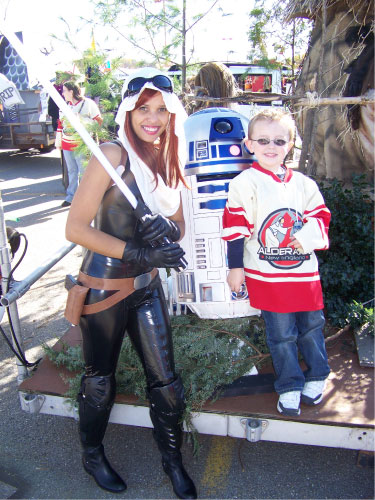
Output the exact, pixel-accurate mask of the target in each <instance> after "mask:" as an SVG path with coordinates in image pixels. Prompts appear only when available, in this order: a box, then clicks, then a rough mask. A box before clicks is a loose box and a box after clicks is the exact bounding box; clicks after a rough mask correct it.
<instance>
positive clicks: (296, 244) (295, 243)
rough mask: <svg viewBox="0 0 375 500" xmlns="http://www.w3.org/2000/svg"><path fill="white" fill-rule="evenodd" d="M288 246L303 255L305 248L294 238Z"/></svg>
mask: <svg viewBox="0 0 375 500" xmlns="http://www.w3.org/2000/svg"><path fill="white" fill-rule="evenodd" d="M287 246H288V247H292V248H295V249H296V250H298V252H299V253H303V248H302V245H301V243H300V242H299V241H298V240H297V238H295V237H294V236H292V237H291V238H290V243H288V244H287Z"/></svg>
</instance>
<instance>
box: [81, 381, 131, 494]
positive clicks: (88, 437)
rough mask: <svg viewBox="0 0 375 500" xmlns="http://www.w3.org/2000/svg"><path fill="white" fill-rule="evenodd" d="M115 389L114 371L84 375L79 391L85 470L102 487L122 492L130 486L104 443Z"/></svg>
mask: <svg viewBox="0 0 375 500" xmlns="http://www.w3.org/2000/svg"><path fill="white" fill-rule="evenodd" d="M115 393H116V381H115V378H114V376H113V375H108V376H105V377H101V376H86V375H84V376H83V377H82V381H81V390H80V392H79V394H78V402H79V432H80V438H81V443H82V447H83V455H82V462H83V467H84V469H85V471H86V472H87V473H88V474H90V475H91V476H93V478H94V479H95V481H96V483H97V485H98V486H100V487H101V488H103V489H105V490H108V491H112V492H114V493H119V492H121V491H124V490H126V484H125V482H124V481H123V480H122V479H121V477H120V476H119V475H118V474H117V472H116V471H115V470H114V469H113V468H112V467H111V465H110V463H109V462H108V460H107V458H106V456H105V454H104V447H103V444H102V441H103V438H104V434H105V431H106V428H107V424H108V419H109V415H110V413H111V408H112V405H113V402H114V399H115Z"/></svg>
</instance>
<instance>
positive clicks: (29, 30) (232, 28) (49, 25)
mask: <svg viewBox="0 0 375 500" xmlns="http://www.w3.org/2000/svg"><path fill="white" fill-rule="evenodd" d="M198 4H199V8H200V10H202V11H203V10H204V4H206V5H208V4H210V0H201V1H200V2H198ZM220 4H221V6H222V8H223V10H224V11H225V12H226V13H228V14H231V15H227V16H225V17H220V16H215V15H213V14H211V15H210V16H209V17H207V20H206V21H204V22H201V23H200V24H199V25H197V28H198V27H199V29H196V30H195V35H194V45H195V55H196V58H197V59H199V60H200V61H207V60H222V61H226V60H236V61H241V62H242V61H245V60H246V56H247V53H248V52H249V44H248V42H247V34H246V32H247V30H248V26H249V18H248V12H249V11H250V8H251V2H250V1H249V0H235V1H233V0H220ZM196 5H197V4H196V0H191V2H190V4H189V2H188V9H189V8H191V9H192V8H193V6H196ZM0 9H1V16H2V18H3V19H4V17H5V15H6V21H7V24H8V23H10V26H11V27H12V29H13V30H14V31H22V32H23V34H24V42H25V43H27V44H28V46H29V47H30V48H32V50H38V49H40V48H44V47H45V48H47V49H48V50H50V49H51V47H53V48H54V51H53V52H52V54H51V56H49V58H48V59H49V65H51V66H53V67H54V68H55V67H56V66H57V67H58V66H60V67H61V66H66V65H70V64H71V61H72V60H73V59H74V58H77V56H78V57H79V56H80V54H79V53H76V52H74V51H72V49H71V48H69V46H68V45H67V44H63V43H59V42H58V41H56V40H54V39H53V38H51V33H52V32H53V33H54V34H55V35H56V36H58V37H63V35H64V32H65V31H66V30H67V26H66V25H65V24H64V23H63V22H62V21H60V20H59V16H62V17H64V18H65V19H66V20H67V22H68V24H69V27H70V29H71V31H72V32H75V30H76V28H77V27H78V26H80V25H81V22H80V20H79V17H80V16H84V17H90V14H89V13H90V12H92V6H91V4H90V1H89V0H62V1H56V0H0ZM8 26H9V24H8ZM107 37H108V40H107V41H105V38H107ZM74 39H75V41H76V42H77V45H78V46H79V47H80V49H81V50H82V51H83V50H85V49H86V48H88V47H89V46H90V43H91V28H89V27H86V28H82V29H81V30H80V32H79V34H78V35H75V37H74ZM95 39H96V43H97V46H98V47H99V48H106V49H107V48H114V47H116V46H117V47H118V46H119V45H120V42H119V41H118V40H116V37H115V36H114V34H113V33H112V31H111V30H110V29H109V28H107V29H105V28H102V29H98V28H97V29H95ZM121 53H126V54H129V56H135V57H133V58H135V59H137V53H136V52H135V51H134V49H133V48H131V47H130V46H129V47H126V46H125V45H124V42H123V41H121V49H120V48H118V50H117V51H115V52H114V53H113V54H112V55H119V54H121ZM66 69H68V68H66Z"/></svg>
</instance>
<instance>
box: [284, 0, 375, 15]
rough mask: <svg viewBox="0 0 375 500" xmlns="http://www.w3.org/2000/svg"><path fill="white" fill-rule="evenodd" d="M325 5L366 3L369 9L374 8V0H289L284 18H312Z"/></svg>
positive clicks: (361, 6)
mask: <svg viewBox="0 0 375 500" xmlns="http://www.w3.org/2000/svg"><path fill="white" fill-rule="evenodd" d="M324 3H325V5H326V7H333V6H337V7H342V8H345V9H348V8H349V9H354V10H356V9H357V8H363V6H364V4H368V8H369V11H371V9H372V11H373V9H374V0H325V2H324V0H290V2H289V3H288V5H287V7H286V12H285V18H286V19H293V18H295V17H304V18H308V19H314V18H315V17H316V16H317V15H318V14H319V12H321V11H322V9H323V4H324Z"/></svg>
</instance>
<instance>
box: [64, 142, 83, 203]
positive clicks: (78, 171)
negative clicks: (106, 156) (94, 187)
mask: <svg viewBox="0 0 375 500" xmlns="http://www.w3.org/2000/svg"><path fill="white" fill-rule="evenodd" d="M63 154H64V159H65V163H66V168H67V170H68V178H69V184H68V187H67V189H66V197H65V200H66V201H69V203H71V202H72V200H73V196H74V193H75V192H76V191H77V187H78V183H79V177H80V175H82V156H75V155H74V151H65V150H64V151H63Z"/></svg>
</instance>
